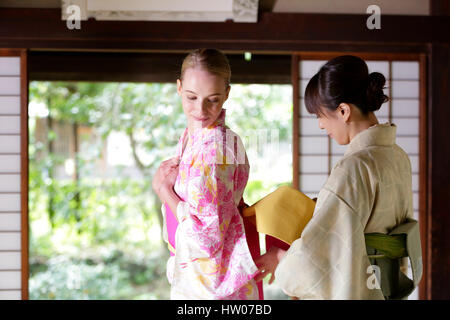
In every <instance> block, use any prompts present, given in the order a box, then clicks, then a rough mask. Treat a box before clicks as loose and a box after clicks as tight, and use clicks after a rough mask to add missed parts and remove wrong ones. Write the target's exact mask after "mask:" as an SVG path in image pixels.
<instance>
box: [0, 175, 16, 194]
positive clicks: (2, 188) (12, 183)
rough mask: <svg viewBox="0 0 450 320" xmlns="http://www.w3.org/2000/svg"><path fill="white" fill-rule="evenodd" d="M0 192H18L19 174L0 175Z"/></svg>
mask: <svg viewBox="0 0 450 320" xmlns="http://www.w3.org/2000/svg"><path fill="white" fill-rule="evenodd" d="M0 192H20V174H0Z"/></svg>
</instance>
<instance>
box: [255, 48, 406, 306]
mask: <svg viewBox="0 0 450 320" xmlns="http://www.w3.org/2000/svg"><path fill="white" fill-rule="evenodd" d="M385 82H386V80H385V78H384V76H383V75H382V74H380V73H377V72H373V73H370V74H369V73H368V68H367V65H366V63H365V62H364V61H363V60H362V59H360V58H358V57H355V56H340V57H337V58H334V59H332V60H330V61H329V62H328V63H326V64H325V65H324V66H323V67H322V68H321V69H320V70H319V71H318V72H317V74H316V75H315V76H314V77H312V79H311V80H310V81H309V83H308V86H307V88H306V91H305V103H306V108H307V110H308V112H310V113H313V114H315V115H316V116H317V118H318V122H319V127H320V128H321V129H324V130H326V132H327V134H328V135H329V136H330V137H331V138H332V139H334V140H336V142H338V143H339V144H341V145H345V144H349V146H348V148H347V150H346V152H345V154H344V157H343V158H342V159H340V161H338V162H337V163H336V165H335V166H334V168H333V169H332V171H331V174H330V176H329V178H328V180H327V181H326V183H325V185H324V186H323V188H322V189H321V191H320V192H319V195H318V198H317V204H316V207H315V211H314V214H313V217H312V219H311V220H310V222H309V223H308V225H307V226H306V227H305V229H304V230H303V233H302V236H301V238H299V239H297V240H296V241H294V242H293V243H292V245H291V247H290V248H289V250H287V251H283V250H282V249H278V248H272V249H271V250H269V251H268V252H267V253H266V255H264V256H262V257H261V258H260V259H259V260H257V261H256V264H257V265H258V267H259V270H260V275H259V278H262V277H265V276H266V275H267V274H269V273H272V274H274V275H275V283H277V284H278V286H280V287H281V288H282V289H283V291H284V292H285V293H286V294H288V295H289V296H292V297H297V298H300V299H383V298H384V296H383V293H382V292H381V290H380V289H379V286H378V285H377V284H375V285H373V282H372V281H371V279H373V277H371V276H372V273H373V270H374V269H372V267H371V266H370V262H369V259H368V257H367V253H366V245H365V239H364V234H365V233H372V232H374V233H375V232H376V233H385V234H386V233H388V232H389V231H390V230H391V229H392V228H394V227H395V226H397V225H399V224H401V223H402V222H403V221H404V220H405V219H406V218H411V217H412V216H413V205H412V178H411V164H410V161H409V158H408V156H407V154H406V153H405V152H404V151H403V150H402V149H401V148H400V147H399V146H398V145H397V144H396V143H395V135H396V126H395V125H394V124H390V123H385V124H379V123H378V120H377V118H376V116H375V114H374V111H376V110H378V109H379V108H380V107H381V105H382V104H383V103H384V102H386V101H387V100H388V97H387V96H386V95H385V94H384V93H383V87H384V85H385Z"/></svg>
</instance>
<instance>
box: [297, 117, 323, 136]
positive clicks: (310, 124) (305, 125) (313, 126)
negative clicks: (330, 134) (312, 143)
mask: <svg viewBox="0 0 450 320" xmlns="http://www.w3.org/2000/svg"><path fill="white" fill-rule="evenodd" d="M300 135H304V136H308V135H323V136H325V137H326V131H325V130H322V129H320V128H319V120H317V119H316V118H300Z"/></svg>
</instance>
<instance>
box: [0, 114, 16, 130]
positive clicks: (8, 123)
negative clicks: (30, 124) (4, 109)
mask: <svg viewBox="0 0 450 320" xmlns="http://www.w3.org/2000/svg"><path fill="white" fill-rule="evenodd" d="M2 133H6V134H18V133H20V117H19V116H0V134H2Z"/></svg>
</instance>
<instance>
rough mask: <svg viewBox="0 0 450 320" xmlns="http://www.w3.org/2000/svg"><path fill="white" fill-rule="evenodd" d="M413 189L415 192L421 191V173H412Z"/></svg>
mask: <svg viewBox="0 0 450 320" xmlns="http://www.w3.org/2000/svg"><path fill="white" fill-rule="evenodd" d="M412 189H413V192H416V191H419V175H418V174H413V175H412Z"/></svg>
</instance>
